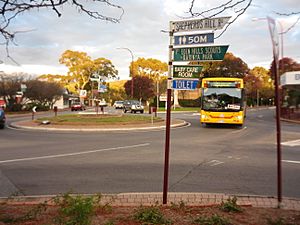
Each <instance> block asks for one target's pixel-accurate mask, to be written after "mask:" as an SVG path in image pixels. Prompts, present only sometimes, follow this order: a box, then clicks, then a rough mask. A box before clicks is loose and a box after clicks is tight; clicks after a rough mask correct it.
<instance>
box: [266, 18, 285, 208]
mask: <svg viewBox="0 0 300 225" xmlns="http://www.w3.org/2000/svg"><path fill="white" fill-rule="evenodd" d="M267 19H268V25H269V31H270V35H271V39H272V45H273V58H274V71H273V73H274V77H275V105H276V138H277V199H278V208H280V207H281V202H282V168H281V128H280V99H279V87H278V86H279V82H278V80H279V79H278V58H279V41H278V32H277V30H276V21H275V20H274V19H273V18H271V17H267Z"/></svg>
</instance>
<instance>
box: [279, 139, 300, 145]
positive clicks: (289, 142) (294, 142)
mask: <svg viewBox="0 0 300 225" xmlns="http://www.w3.org/2000/svg"><path fill="white" fill-rule="evenodd" d="M281 144H282V145H285V146H290V147H295V146H300V139H298V140H293V141H286V142H281Z"/></svg>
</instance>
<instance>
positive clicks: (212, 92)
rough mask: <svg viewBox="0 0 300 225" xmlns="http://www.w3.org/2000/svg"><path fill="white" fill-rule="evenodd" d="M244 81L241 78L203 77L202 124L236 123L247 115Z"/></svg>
mask: <svg viewBox="0 0 300 225" xmlns="http://www.w3.org/2000/svg"><path fill="white" fill-rule="evenodd" d="M244 97H245V91H244V82H243V79H240V78H229V77H215V78H203V79H202V83H201V111H200V114H201V116H200V123H201V124H213V123H214V124H216V123H225V124H236V125H239V126H242V125H243V123H244V117H245V107H246V105H245V101H244Z"/></svg>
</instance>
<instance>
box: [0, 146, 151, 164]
mask: <svg viewBox="0 0 300 225" xmlns="http://www.w3.org/2000/svg"><path fill="white" fill-rule="evenodd" d="M148 145H150V143H144V144H137V145H128V146H120V147H114V148H104V149H97V150H91V151H84V152H73V153H66V154H58V155H46V156H38V157H30V158H20V159H8V160H3V161H0V164H4V163H11V162H21V161H31V160H38V159H52V158H60V157H67V156H75V155H84V154H91V153H96V152H106V151H115V150H120V149H128V148H138V147H145V146H148Z"/></svg>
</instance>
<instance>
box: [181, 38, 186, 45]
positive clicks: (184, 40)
mask: <svg viewBox="0 0 300 225" xmlns="http://www.w3.org/2000/svg"><path fill="white" fill-rule="evenodd" d="M182 39H183V44H184V45H185V43H186V37H185V36H183V38H182Z"/></svg>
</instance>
